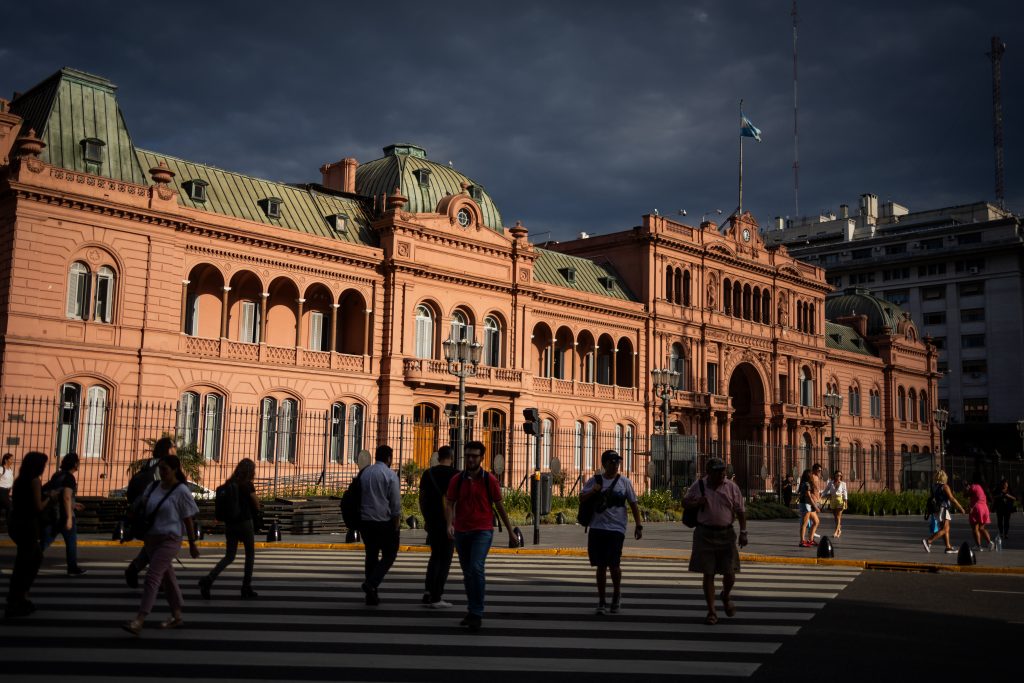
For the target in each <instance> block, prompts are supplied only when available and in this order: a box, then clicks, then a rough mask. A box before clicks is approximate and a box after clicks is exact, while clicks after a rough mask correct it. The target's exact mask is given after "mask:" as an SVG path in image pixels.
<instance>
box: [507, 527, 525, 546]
mask: <svg viewBox="0 0 1024 683" xmlns="http://www.w3.org/2000/svg"><path fill="white" fill-rule="evenodd" d="M512 535H513V536H515V537H516V540H514V541H509V544H508V547H509V548H522V547H523V546H524V545H525V543H526V541H524V540H523V532H522V531H520V530H519V527H514V528H513V529H512Z"/></svg>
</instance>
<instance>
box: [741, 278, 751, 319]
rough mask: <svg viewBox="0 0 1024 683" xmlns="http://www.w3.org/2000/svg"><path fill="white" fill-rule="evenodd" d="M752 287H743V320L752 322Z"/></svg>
mask: <svg viewBox="0 0 1024 683" xmlns="http://www.w3.org/2000/svg"><path fill="white" fill-rule="evenodd" d="M751 298H752V296H751V292H750V285H743V319H744V320H750V308H751V306H750V303H751Z"/></svg>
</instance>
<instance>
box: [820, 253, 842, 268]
mask: <svg viewBox="0 0 1024 683" xmlns="http://www.w3.org/2000/svg"><path fill="white" fill-rule="evenodd" d="M821 261H822V263H824V264H825V265H826V266H832V265H835V264H837V263H839V254H825V255H824V256H822V257H821Z"/></svg>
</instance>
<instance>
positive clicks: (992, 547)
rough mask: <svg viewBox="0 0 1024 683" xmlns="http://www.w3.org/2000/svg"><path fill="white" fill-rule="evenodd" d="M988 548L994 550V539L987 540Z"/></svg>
mask: <svg viewBox="0 0 1024 683" xmlns="http://www.w3.org/2000/svg"><path fill="white" fill-rule="evenodd" d="M988 549H989V550H992V551H994V550H995V549H996V543H995V541H989V542H988Z"/></svg>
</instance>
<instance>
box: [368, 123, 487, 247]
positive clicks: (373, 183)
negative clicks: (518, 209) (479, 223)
mask: <svg viewBox="0 0 1024 683" xmlns="http://www.w3.org/2000/svg"><path fill="white" fill-rule="evenodd" d="M463 183H465V184H467V185H469V192H470V195H471V196H472V197H473V198H474V199H475V200H476V202H477V204H478V205H479V206H480V212H481V213H482V214H483V223H484V225H486V226H487V227H488V228H491V229H492V230H495V231H498V232H501V230H502V228H503V225H502V222H501V214H500V213H499V212H498V207H496V206H495V205H494V201H493V200H492V199H491V196H490V195H489V194H487V191H486V190H484V187H483V185H480V184H479V183H477V182H475V181H474V180H472V179H470V178H467V177H466V176H464V175H463V174H461V173H459V172H458V171H456V170H455V169H454V168H452V167H451V166H447V165H443V164H436V163H434V162H433V161H430V160H429V159H427V152H426V150H424V149H423V148H422V147H418V146H416V145H411V144H407V143H399V144H394V145H388V146H387V147H385V148H384V156H383V157H381V158H380V159H375V160H373V161H369V162H367V163H365V164H362V165H360V166H359V168H358V169H356V192H358V193H359V194H361V195H364V196H366V197H379V196H381V195H382V194H386V195H390V194H391V193H392V192H394V190H395V188H396V187H397V188H399V190H400V191H401V193H402V196H404V197H406V198H408V199H409V203H408V204H406V205H405V210H406V211H409V212H411V213H434V212H436V211H437V205H438V203H439V202H440V201H441V200H442V199H443V198H444V197H446V196H447V195H456V194H459V193H461V192H462V191H463V190H462V185H463Z"/></svg>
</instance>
